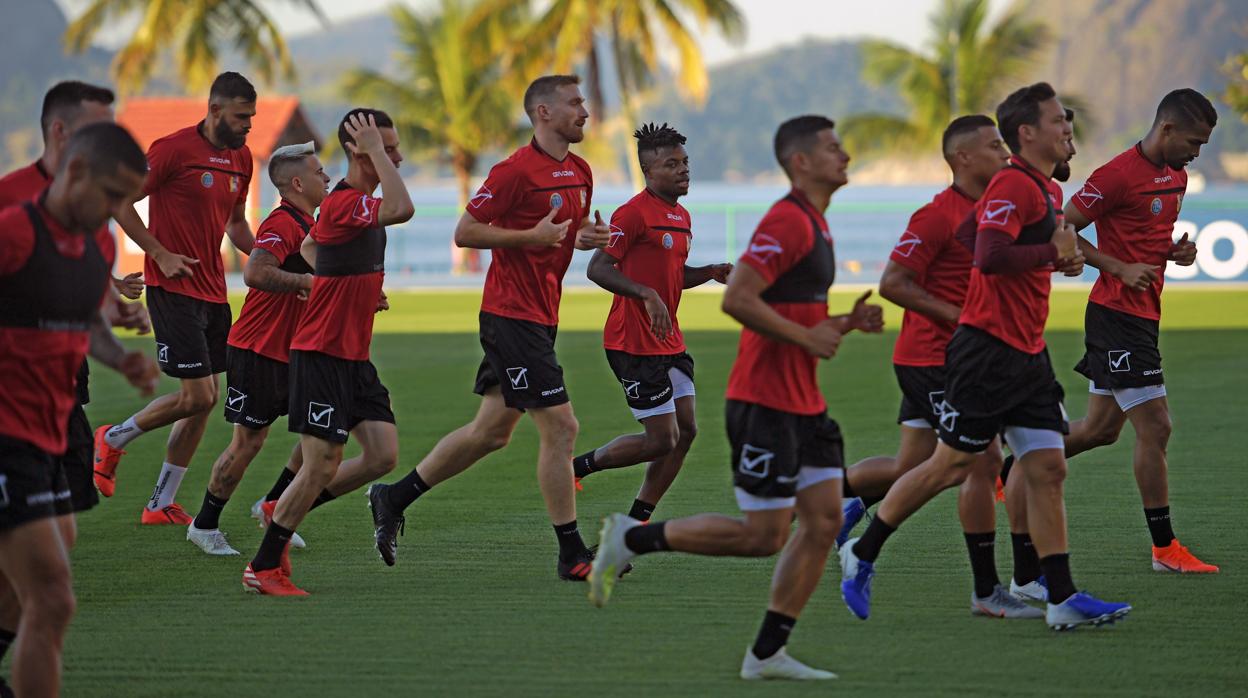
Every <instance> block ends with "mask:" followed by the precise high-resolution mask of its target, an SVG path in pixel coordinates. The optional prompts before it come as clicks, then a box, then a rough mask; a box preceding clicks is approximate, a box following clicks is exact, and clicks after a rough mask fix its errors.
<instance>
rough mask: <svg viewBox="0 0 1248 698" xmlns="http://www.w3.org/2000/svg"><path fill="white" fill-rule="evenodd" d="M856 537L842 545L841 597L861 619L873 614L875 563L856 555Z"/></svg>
mask: <svg viewBox="0 0 1248 698" xmlns="http://www.w3.org/2000/svg"><path fill="white" fill-rule="evenodd" d="M857 542H858V539H857V538H855V539H853V540H850V541H846V542H845V545H842V546H841V598H842V599H844V601H845V605H846V606H848V607H849V611H850V612H851V613H853V614H854V615H855V616H858V618H860V619H861V620H866V619H867V616H869V615H871V579H872V578H873V577H875V565H873V564H871V563H870V562H866V561H865V560H859V559H858V556H857V555H854V543H857Z"/></svg>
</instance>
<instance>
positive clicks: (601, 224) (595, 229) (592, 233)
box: [576, 211, 611, 250]
mask: <svg viewBox="0 0 1248 698" xmlns="http://www.w3.org/2000/svg"><path fill="white" fill-rule="evenodd" d="M610 243H611V226H609V225H607V223H606V222H605V221H603V220H602V214H601V213H599V212H598V211H594V224H593V225H592V226H585V227H582V228H581V229H579V230H577V231H576V247H577V249H580V250H593V249H598V250H601V249H602V248H604V247H606V246H607V245H609V244H610Z"/></svg>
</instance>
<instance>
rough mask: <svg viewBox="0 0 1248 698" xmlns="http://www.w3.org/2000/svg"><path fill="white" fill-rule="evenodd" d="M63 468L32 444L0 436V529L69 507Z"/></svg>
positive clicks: (54, 513) (15, 525)
mask: <svg viewBox="0 0 1248 698" xmlns="http://www.w3.org/2000/svg"><path fill="white" fill-rule="evenodd" d="M70 499H71V497H70V492H69V484H68V483H66V482H65V471H64V469H63V468H61V467H60V465H59V464H58V463H57V460H56V458H55V457H53V456H51V455H49V454H47V453H45V452H43V451H41V450H40V449H39V448H38V447H36V446H35V445H33V444H30V443H27V442H25V441H21V440H19V439H13V438H9V437H7V436H0V531H8V530H11V529H14V528H17V527H18V526H21V525H22V524H26V523H30V522H31V521H35V520H38V519H46V518H51V517H53V516H62V515H64V514H68V513H70V512H71V511H73V508H72V506H71V504H70Z"/></svg>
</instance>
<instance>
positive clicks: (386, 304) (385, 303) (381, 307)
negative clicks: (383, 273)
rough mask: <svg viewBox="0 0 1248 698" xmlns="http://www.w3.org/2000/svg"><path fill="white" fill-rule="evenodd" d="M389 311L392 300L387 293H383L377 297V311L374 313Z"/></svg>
mask: <svg viewBox="0 0 1248 698" xmlns="http://www.w3.org/2000/svg"><path fill="white" fill-rule="evenodd" d="M389 309H390V299H389V298H388V297H387V296H386V292H385V291H382V292H381V295H380V296H378V297H377V310H374V311H373V312H375V313H380V312H383V311H386V310H389Z"/></svg>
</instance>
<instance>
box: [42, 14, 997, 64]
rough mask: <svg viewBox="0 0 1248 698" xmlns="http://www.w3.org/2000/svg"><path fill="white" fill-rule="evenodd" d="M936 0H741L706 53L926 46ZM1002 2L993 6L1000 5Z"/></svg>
mask: <svg viewBox="0 0 1248 698" xmlns="http://www.w3.org/2000/svg"><path fill="white" fill-rule="evenodd" d="M402 1H403V2H405V3H406V4H408V5H411V6H413V7H417V8H421V7H428V6H430V5H433V4H436V2H434V0H402ZM56 2H57V3H58V4H60V5H61V6H62V7H63V8H65V10H66V13H67V14H69V15H70V16H74V15H75V14H76V13H77V12H79V11H81V9H82V8H83V7H84V6H85V5H86V2H85V0H56ZM393 2H394V0H351V1H350V2H342V1H340V0H321V2H320V5H321V6H322V8H324V10H325V13H326V14H327V15H328V16H329V18H330V19H331V20H336V19H348V18H351V17H355V16H359V15H361V14H367V13H371V12H377V11H381V10H384V9H385V8H386V7H387V6H389V5H390V4H392V3H393ZM936 2H937V0H870V1H868V2H863V1H862V0H737V5H738V6H739V7H740V8H741V9H742V11H743V12H744V13H745V17H746V23H747V25H748V28H749V30H748V38H747V39H746V42H745V44H744V45H743V46H739V47H734V46H730V45H728V44H726V43H725V42H724V41H722V40H721V39H719V38H718V37H716V36H714V35H712V36H709V37H707V38H706V39H704V41H703V50H704V52H705V55H706V59H707V62H708V63H711V64H714V63H720V62H723V61H726V60H731V59H733V58H738V57H741V56H744V55H749V54H753V53H758V52H761V51H766V50H767V49H769V48H773V47H775V46H780V45H783V44H790V43H795V42H797V41H800V40H801V39H802V38H804V37H808V36H809V37H819V38H843V37H854V36H864V35H869V36H878V37H887V38H891V39H893V40H894V41H898V42H900V43H904V44H907V45H910V46H916V45H918V44H919V42H921V40H922V37H923V34H924V29H925V27H926V23H927V15H928V13H930V12H931V10H932V8H933V7H934V6H935V5H936ZM262 4H263V5H264V6H265V7H266V8H267V9H268V11H269V12H270V13H271V16H272V17H274V19H276V20H277V23H278V24H279V25H280V26H282V27H285V28H286V31H287V33H288V34H291V35H294V34H301V33H305V32H308V31H315V30H316V28H317V26H318V25H317V23H316V21H315V20H314V19H312V18H311V17H310V16H309V15H308V14H307V13H306V12H301V11H299V10H296V9H292V7H291V6H292V3H288V2H283V1H281V0H267V1H266V0H262ZM999 4H1001V3H1000V2H994V5H999ZM127 33H128V32H127V31H125V30H124V29H113V30H112V31H109V32H105V33H102V35H101V37H100V38H101V40H102V41H101V43H105V44H107V45H111V46H116V45H118V44H120V43H121V42H122V41H123V40H124V39H125V36H126V34H127Z"/></svg>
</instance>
